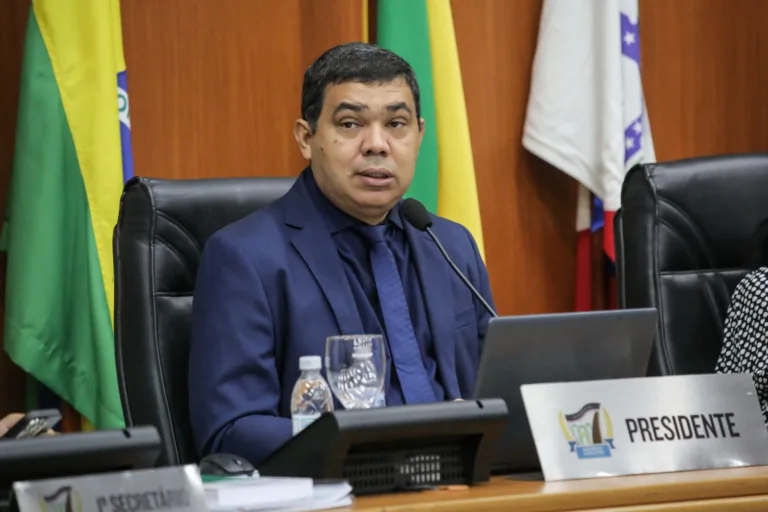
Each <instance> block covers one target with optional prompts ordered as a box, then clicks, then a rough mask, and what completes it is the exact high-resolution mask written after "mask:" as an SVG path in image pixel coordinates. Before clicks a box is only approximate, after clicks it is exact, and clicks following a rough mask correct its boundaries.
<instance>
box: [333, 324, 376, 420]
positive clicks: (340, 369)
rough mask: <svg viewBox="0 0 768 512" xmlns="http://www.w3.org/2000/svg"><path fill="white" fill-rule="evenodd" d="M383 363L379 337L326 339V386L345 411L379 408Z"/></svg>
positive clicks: (349, 336)
mask: <svg viewBox="0 0 768 512" xmlns="http://www.w3.org/2000/svg"><path fill="white" fill-rule="evenodd" d="M385 361H386V354H385V352H384V338H383V336H382V335H380V334H356V335H346V336H329V337H328V338H326V340H325V371H326V375H327V376H328V384H329V385H330V386H331V391H333V394H334V395H336V398H338V399H339V402H341V404H342V405H343V406H344V408H345V409H370V408H372V407H375V406H378V405H381V398H382V397H383V393H384V372H385V366H384V365H385Z"/></svg>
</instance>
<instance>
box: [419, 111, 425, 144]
mask: <svg viewBox="0 0 768 512" xmlns="http://www.w3.org/2000/svg"><path fill="white" fill-rule="evenodd" d="M426 126H427V123H426V122H425V121H424V118H423V117H422V118H421V119H419V147H421V141H422V140H424V128H425V127H426Z"/></svg>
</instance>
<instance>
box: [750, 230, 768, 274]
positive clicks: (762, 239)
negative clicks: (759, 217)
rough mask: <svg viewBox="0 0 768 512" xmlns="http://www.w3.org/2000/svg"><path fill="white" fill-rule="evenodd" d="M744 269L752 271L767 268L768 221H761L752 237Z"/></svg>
mask: <svg viewBox="0 0 768 512" xmlns="http://www.w3.org/2000/svg"><path fill="white" fill-rule="evenodd" d="M745 267H747V268H748V269H752V270H755V269H758V268H760V267H768V219H765V220H763V222H761V223H760V224H759V225H758V226H757V229H755V232H754V233H753V235H752V245H751V247H750V251H749V253H748V255H747V262H746V265H745Z"/></svg>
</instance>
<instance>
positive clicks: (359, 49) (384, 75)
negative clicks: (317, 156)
mask: <svg viewBox="0 0 768 512" xmlns="http://www.w3.org/2000/svg"><path fill="white" fill-rule="evenodd" d="M397 78H403V79H405V82H406V83H407V84H408V87H409V88H410V89H411V92H412V93H413V101H414V103H415V105H416V119H421V102H420V99H419V98H420V96H419V84H418V82H417V81H416V74H415V73H414V72H413V68H411V66H410V64H408V63H407V62H406V61H405V59H403V58H402V57H400V56H399V55H397V54H396V53H394V52H391V51H389V50H385V49H384V48H381V47H379V46H376V45H375V44H370V43H359V42H357V43H346V44H340V45H338V46H334V47H333V48H331V49H329V50H326V51H325V52H324V53H323V54H322V55H320V57H318V58H317V60H315V62H313V63H312V64H311V65H310V66H309V67H308V68H307V70H306V72H304V84H303V86H302V90H301V117H302V119H304V120H305V121H307V123H309V127H310V128H311V130H312V132H315V130H317V121H318V119H319V118H320V112H321V111H322V110H323V102H324V100H325V89H326V88H327V87H328V86H329V85H338V84H343V83H347V82H358V83H361V84H385V83H387V82H391V81H393V80H395V79H397Z"/></svg>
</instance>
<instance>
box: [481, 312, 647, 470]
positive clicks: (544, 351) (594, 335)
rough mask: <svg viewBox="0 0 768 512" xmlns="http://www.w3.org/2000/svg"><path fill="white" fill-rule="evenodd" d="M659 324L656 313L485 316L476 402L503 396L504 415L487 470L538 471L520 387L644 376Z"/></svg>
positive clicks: (537, 462) (537, 460)
mask: <svg viewBox="0 0 768 512" xmlns="http://www.w3.org/2000/svg"><path fill="white" fill-rule="evenodd" d="M657 321H658V312H657V310H656V309H654V308H648V309H621V310H610V311H590V312H585V313H559V314H543V315H531V316H508V317H497V318H493V319H491V321H490V324H489V326H488V332H487V333H486V336H485V346H484V348H483V353H482V357H481V359H480V364H479V368H478V374H477V381H476V384H475V393H474V398H475V399H480V398H502V399H504V401H505V402H506V403H507V408H508V410H509V421H508V422H507V427H506V430H505V432H504V433H503V434H502V437H501V439H500V440H499V446H498V449H497V450H496V459H495V460H494V463H493V465H492V472H493V473H494V474H510V473H531V472H533V473H536V472H539V471H540V470H541V466H540V464H539V458H538V455H537V454H536V446H535V444H534V441H533V435H532V434H531V429H530V426H529V423H528V417H527V416H526V414H525V406H524V405H523V397H522V394H521V393H520V386H522V385H523V384H536V383H546V382H576V381H589V380H601V379H622V378H630V377H643V376H645V375H646V372H647V368H648V362H649V360H650V356H651V349H652V347H653V340H654V337H655V335H656V325H657Z"/></svg>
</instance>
